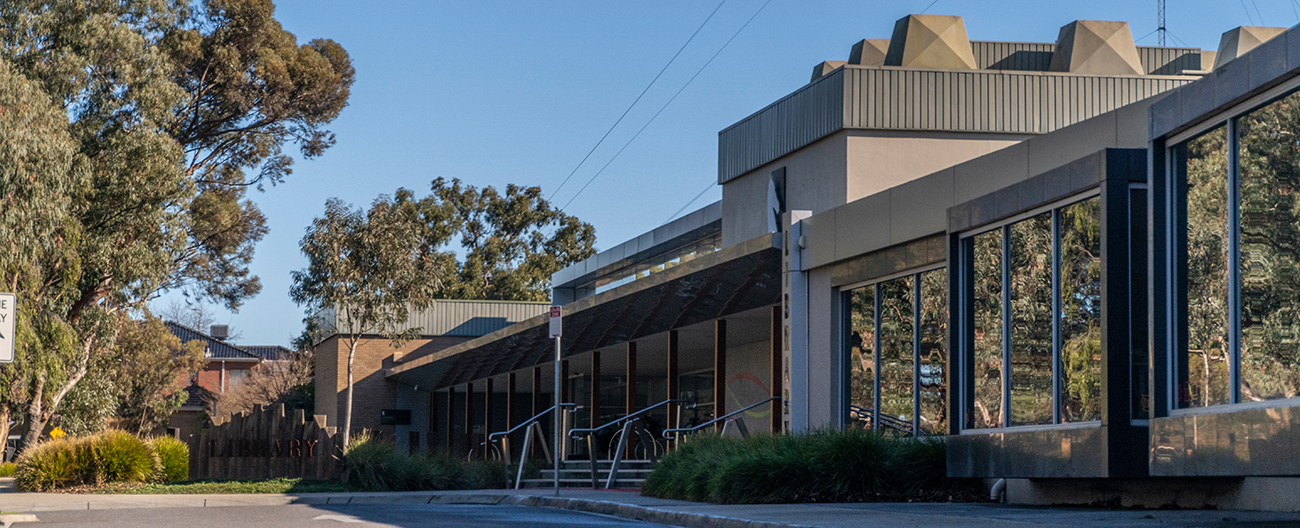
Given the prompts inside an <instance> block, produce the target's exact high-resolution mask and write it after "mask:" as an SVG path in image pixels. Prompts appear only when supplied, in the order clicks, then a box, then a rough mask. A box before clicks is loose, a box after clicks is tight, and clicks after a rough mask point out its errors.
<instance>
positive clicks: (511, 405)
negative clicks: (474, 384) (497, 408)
mask: <svg viewBox="0 0 1300 528" xmlns="http://www.w3.org/2000/svg"><path fill="white" fill-rule="evenodd" d="M516 381H517V380H516V379H515V373H514V372H511V373H509V374H506V426H505V428H503V429H502V431H508V430H510V428H511V427H514V426H515V413H516V412H517V409H516V407H517V404H516V403H515V385H516V383H515V382H516ZM511 444H514V440H512V439H511V438H510V437H508V436H507V437H506V442H505V443H502V444H501V449H502V450H505V449H508V448H509V447H510V446H511ZM502 454H503V455H504V454H505V453H502Z"/></svg>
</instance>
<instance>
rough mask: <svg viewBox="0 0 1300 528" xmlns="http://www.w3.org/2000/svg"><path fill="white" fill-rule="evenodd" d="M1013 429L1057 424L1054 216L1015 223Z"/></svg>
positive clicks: (1012, 251) (1012, 246) (1011, 241)
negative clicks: (1054, 415)
mask: <svg viewBox="0 0 1300 528" xmlns="http://www.w3.org/2000/svg"><path fill="white" fill-rule="evenodd" d="M1008 243H1009V245H1010V258H1011V262H1010V271H1011V281H1010V284H1008V288H1009V289H1010V290H1011V291H1010V293H1011V295H1010V302H1011V384H1010V385H1011V395H1010V396H1011V397H1010V400H1011V425H1034V424H1046V423H1052V400H1053V398H1052V215H1051V213H1043V214H1041V215H1038V216H1035V217H1032V218H1029V219H1028V220H1024V221H1021V222H1016V223H1014V224H1011V226H1010V230H1009V240H1008Z"/></svg>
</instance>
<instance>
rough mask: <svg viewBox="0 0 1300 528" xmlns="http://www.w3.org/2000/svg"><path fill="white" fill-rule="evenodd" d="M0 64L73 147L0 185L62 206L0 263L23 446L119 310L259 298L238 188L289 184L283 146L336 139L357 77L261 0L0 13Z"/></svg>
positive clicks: (248, 205)
mask: <svg viewBox="0 0 1300 528" xmlns="http://www.w3.org/2000/svg"><path fill="white" fill-rule="evenodd" d="M0 64H3V65H4V68H5V69H6V70H5V71H6V72H8V73H6V74H5V75H7V76H8V79H10V80H9V81H8V82H6V83H5V84H7V85H12V86H21V87H24V88H22V90H26V91H25V92H22V93H18V92H13V91H10V92H9V93H7V94H6V95H9V96H13V97H17V96H20V95H23V94H26V95H23V96H24V97H27V98H28V99H31V100H36V101H37V102H39V103H42V104H44V105H47V106H52V107H53V108H54V114H48V113H47V114H42V115H46V116H50V115H57V116H58V117H57V119H56V120H57V123H56V124H57V126H55V127H54V128H58V129H60V130H58V131H57V132H59V133H61V134H62V135H63V136H64V137H65V138H66V139H64V140H62V143H60V142H58V141H55V142H53V143H51V144H50V145H51V147H50V148H53V145H60V144H68V145H69V149H70V153H69V154H70V155H68V156H66V158H67V160H66V161H64V162H62V163H61V164H60V163H52V164H50V165H49V166H48V167H46V168H44V169H42V170H44V171H45V174H44V176H45V177H46V178H47V180H42V181H41V182H37V181H36V180H35V179H32V178H28V179H27V180H25V181H24V180H22V179H13V180H10V181H8V182H2V183H0V185H6V184H7V185H9V186H10V187H11V188H17V189H19V191H18V192H19V194H18V195H19V196H22V195H23V194H22V193H28V192H29V191H28V190H29V189H35V190H31V191H30V193H36V194H40V193H45V194H42V195H41V197H40V201H42V202H45V203H49V204H54V205H51V206H50V207H51V208H53V209H57V211H53V213H57V214H54V217H56V218H57V222H53V223H51V224H49V226H53V227H48V226H47V227H48V228H47V227H41V226H42V225H45V224H40V223H39V222H38V223H35V224H33V225H32V226H31V227H30V230H33V231H31V232H29V233H26V234H24V236H21V237H17V238H11V239H10V240H11V241H12V242H11V243H12V244H14V245H21V246H23V247H22V249H21V250H20V251H19V252H18V254H19V255H24V257H23V258H22V259H21V260H22V265H7V266H5V268H4V269H2V270H0V273H3V276H0V281H3V283H4V284H6V285H8V286H9V287H10V288H12V289H13V290H14V291H17V292H18V293H19V294H20V296H21V299H22V302H21V303H20V304H21V306H22V312H21V313H20V314H19V315H20V317H19V325H20V327H21V328H23V330H21V331H20V332H19V336H18V347H19V349H20V350H21V358H20V360H19V361H16V362H15V363H13V364H11V365H8V366H5V367H3V368H0V371H3V372H4V374H3V376H6V377H8V378H11V379H12V380H13V381H14V383H11V384H10V385H9V387H10V390H9V391H8V392H6V393H5V394H3V395H0V397H3V398H4V404H3V405H0V407H7V408H10V409H12V408H15V407H17V406H22V407H25V414H26V418H27V420H28V422H29V423H28V429H29V433H28V435H27V437H26V438H25V439H24V443H25V444H28V445H30V443H31V442H33V441H35V440H36V439H37V438H39V435H40V434H41V432H42V430H43V429H44V426H45V423H46V422H47V421H48V420H49V418H50V417H51V416H52V415H53V414H54V413H55V412H56V411H57V410H58V407H59V405H60V403H61V401H62V400H63V399H64V398H65V397H66V396H67V395H68V393H69V392H70V391H72V390H73V389H74V388H75V387H76V385H77V384H78V382H79V381H80V380H81V379H83V378H84V377H85V375H86V372H87V370H88V369H89V368H90V366H91V365H92V362H91V361H90V359H91V355H92V354H94V353H107V352H106V351H108V350H110V349H111V348H112V341H113V340H114V338H115V337H116V335H117V332H118V329H117V325H116V321H117V320H118V318H117V317H116V315H117V314H120V313H122V312H125V311H128V310H130V309H132V308H135V307H138V306H140V305H141V304H143V303H144V302H146V301H148V300H149V299H152V298H155V297H157V296H158V295H160V294H162V293H163V292H166V291H176V290H180V291H184V292H186V293H187V294H190V295H192V296H194V297H196V298H198V299H200V300H209V301H214V302H218V303H220V304H222V305H224V306H225V307H227V308H229V309H237V308H238V307H239V306H240V305H241V303H242V302H243V301H244V300H245V299H247V298H248V297H250V296H252V295H255V294H256V293H257V292H258V291H259V290H260V288H261V286H260V283H259V282H258V279H257V278H256V277H254V276H251V274H250V273H249V270H248V264H249V262H250V260H251V259H252V255H253V248H254V245H255V244H256V243H257V241H259V240H260V239H261V238H262V237H263V236H264V234H265V233H266V227H265V220H264V218H263V216H262V214H261V212H260V211H259V210H258V209H257V207H256V205H255V204H253V203H252V202H251V201H249V200H248V199H247V197H246V192H247V189H248V188H250V187H257V188H261V187H262V186H263V185H264V184H275V183H277V182H279V181H280V180H281V179H282V178H283V177H284V176H285V175H287V174H289V172H290V162H289V158H288V157H287V156H286V155H285V154H284V153H283V152H282V148H283V146H284V145H286V144H290V143H292V144H296V145H298V146H299V148H300V150H301V152H302V154H303V156H304V157H307V158H310V157H314V156H317V155H320V154H321V153H322V152H323V151H324V150H325V149H326V148H328V147H329V146H330V145H331V144H332V142H333V136H332V135H331V134H330V133H329V132H328V130H325V128H324V127H325V126H326V125H327V124H328V123H329V122H330V121H331V120H333V119H334V118H335V117H336V116H337V115H338V113H339V111H340V110H341V109H342V108H343V107H344V106H345V105H346V102H347V97H348V93H349V90H350V87H351V84H352V82H353V77H354V71H353V69H352V66H351V63H350V60H349V58H348V56H347V54H346V52H344V50H343V48H342V47H340V46H339V45H338V44H336V43H333V42H332V41H328V40H314V41H311V42H310V43H308V44H304V45H298V44H297V43H296V39H295V37H294V36H293V35H292V34H290V33H288V32H286V31H284V30H283V28H281V27H280V25H279V23H278V22H276V21H275V19H274V6H273V5H272V4H271V2H270V1H269V0H208V1H206V2H203V3H201V4H197V5H191V4H190V3H188V2H185V1H182V0H89V1H86V0H9V1H5V2H0ZM35 104H36V103H31V105H35ZM31 105H29V107H30V108H35V106H31ZM14 112H15V113H17V111H14ZM51 119H55V118H51ZM52 133H53V132H52ZM5 141H6V142H9V141H18V142H20V141H23V139H22V138H19V139H14V140H11V139H8V138H5ZM15 144H19V143H15ZM60 160H62V158H60ZM248 173H251V175H250V174H248ZM45 181H49V182H57V183H58V185H56V186H55V188H52V189H49V190H48V192H46V191H43V190H41V189H43V187H42V185H46V184H45ZM3 190H5V191H7V192H8V191H10V190H11V189H3ZM4 194H5V193H0V195H4ZM13 214H18V213H13ZM33 214H36V213H33ZM5 223H6V226H7V227H5V228H4V229H15V230H23V229H29V227H28V226H26V225H24V224H22V223H20V221H18V220H17V219H13V218H5ZM38 229H46V232H45V233H44V234H41V233H38V232H36V231H35V230H38Z"/></svg>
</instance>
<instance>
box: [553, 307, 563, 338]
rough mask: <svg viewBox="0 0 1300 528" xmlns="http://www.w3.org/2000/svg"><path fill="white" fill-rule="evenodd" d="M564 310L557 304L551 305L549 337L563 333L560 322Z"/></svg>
mask: <svg viewBox="0 0 1300 528" xmlns="http://www.w3.org/2000/svg"><path fill="white" fill-rule="evenodd" d="M563 316H564V310H563V309H562V308H560V307H559V306H552V307H551V337H560V335H562V334H564V325H562V324H560V320H561V319H563Z"/></svg>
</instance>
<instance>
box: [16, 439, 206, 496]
mask: <svg viewBox="0 0 1300 528" xmlns="http://www.w3.org/2000/svg"><path fill="white" fill-rule="evenodd" d="M173 440H174V439H173ZM174 441H175V442H177V443H179V442H180V441H179V440H174ZM182 445H183V444H182ZM188 465H189V455H188V448H187V449H186V454H185V466H186V468H187V472H188ZM164 478H166V467H165V465H164V464H163V461H162V459H161V458H160V456H159V454H158V451H157V449H156V447H155V443H154V442H146V441H144V440H141V439H140V438H139V437H137V436H135V435H133V434H131V433H127V432H125V431H116V430H109V431H104V432H102V433H97V434H93V435H90V436H85V437H81V438H59V439H51V440H49V441H46V442H42V443H40V444H38V445H36V446H35V447H32V448H30V449H27V450H26V451H23V453H22V454H21V455H19V456H18V461H17V462H16V464H15V468H14V481H15V483H16V484H17V485H18V488H19V489H21V490H24V491H51V490H55V489H59V488H65V487H69V486H78V485H85V484H89V485H95V486H99V485H103V484H108V483H112V482H136V483H151V482H160V481H162V480H163V479H164Z"/></svg>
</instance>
